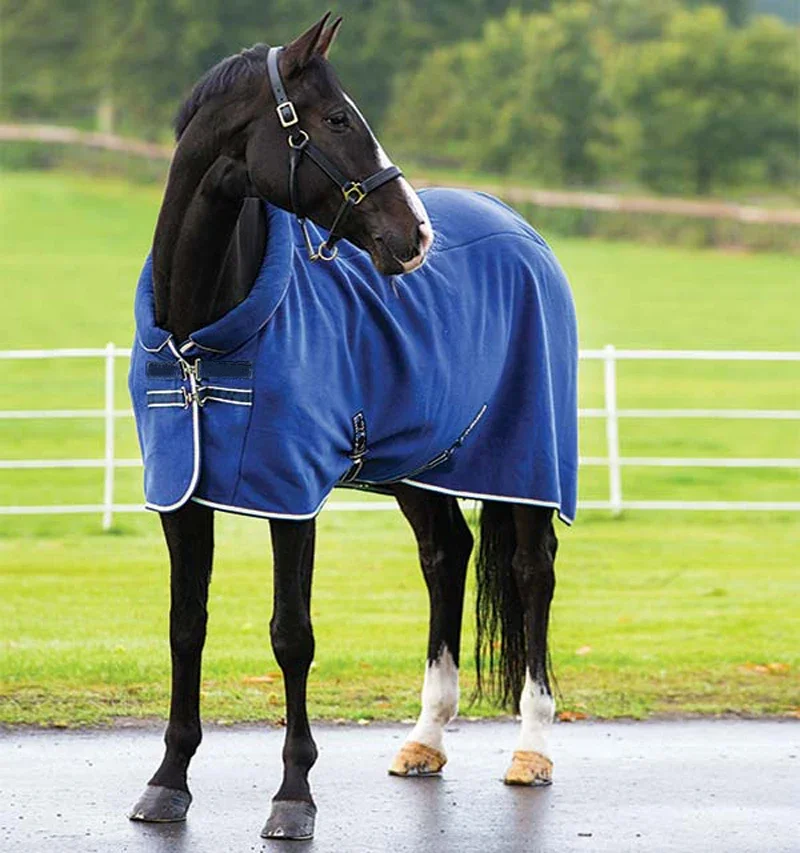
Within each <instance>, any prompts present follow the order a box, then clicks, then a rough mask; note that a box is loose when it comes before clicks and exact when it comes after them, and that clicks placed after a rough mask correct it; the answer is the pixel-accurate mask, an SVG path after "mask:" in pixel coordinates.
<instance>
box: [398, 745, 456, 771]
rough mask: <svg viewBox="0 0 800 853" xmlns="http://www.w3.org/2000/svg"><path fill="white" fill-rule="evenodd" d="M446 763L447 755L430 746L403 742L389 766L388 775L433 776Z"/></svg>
mask: <svg viewBox="0 0 800 853" xmlns="http://www.w3.org/2000/svg"><path fill="white" fill-rule="evenodd" d="M445 764H447V756H446V755H445V754H444V753H443V752H439V750H438V749H434V748H433V747H432V746H426V745H425V744H424V743H417V742H416V741H413V740H412V741H409V742H408V743H404V744H403V746H402V747H401V748H400V752H398V753H397V755H396V756H395V758H394V761H393V762H392V766H391V767H390V768H389V775H390V776H435V775H436V774H437V773H439V772H441V769H442V767H444V766H445Z"/></svg>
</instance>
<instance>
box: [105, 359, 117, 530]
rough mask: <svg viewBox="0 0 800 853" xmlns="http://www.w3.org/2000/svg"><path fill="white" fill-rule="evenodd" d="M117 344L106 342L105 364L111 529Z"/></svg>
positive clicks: (107, 519)
mask: <svg viewBox="0 0 800 853" xmlns="http://www.w3.org/2000/svg"><path fill="white" fill-rule="evenodd" d="M115 349H116V348H115V346H114V344H112V343H108V344H106V354H105V365H106V379H105V406H104V409H105V465H104V473H105V480H104V483H103V530H109V529H110V528H111V523H112V521H113V517H114V425H115V418H114V368H115V366H116V364H115V361H116V359H115Z"/></svg>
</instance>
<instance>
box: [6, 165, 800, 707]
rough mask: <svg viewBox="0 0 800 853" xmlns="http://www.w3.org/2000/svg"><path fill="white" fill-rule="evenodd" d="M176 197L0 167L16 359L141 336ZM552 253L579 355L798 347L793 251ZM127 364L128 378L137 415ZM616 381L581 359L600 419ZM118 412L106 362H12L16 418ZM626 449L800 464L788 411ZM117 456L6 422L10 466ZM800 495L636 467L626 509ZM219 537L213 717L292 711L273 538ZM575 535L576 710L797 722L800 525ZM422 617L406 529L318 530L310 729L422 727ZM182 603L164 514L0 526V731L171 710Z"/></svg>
mask: <svg viewBox="0 0 800 853" xmlns="http://www.w3.org/2000/svg"><path fill="white" fill-rule="evenodd" d="M158 202H159V193H158V191H156V190H154V189H152V188H147V187H141V186H134V185H130V184H126V183H124V182H121V181H113V180H102V181H98V180H96V179H88V178H80V177H75V176H72V175H66V174H59V173H50V174H25V173H15V174H0V219H2V223H1V224H2V229H0V230H1V236H0V275H2V279H3V282H4V287H3V311H2V312H0V347H2V348H4V349H5V348H16V347H20V348H23V347H37V348H38V347H49V346H102V345H103V344H104V343H105V342H106V341H109V340H112V341H115V342H116V343H119V344H127V343H128V342H129V341H130V339H131V338H132V323H131V302H132V294H133V288H134V286H135V281H136V277H137V275H138V271H139V268H140V265H141V262H142V259H143V257H144V254H145V253H146V251H147V248H148V244H149V242H150V239H151V236H152V229H153V225H154V221H155V215H156V211H157V206H158ZM553 242H554V244H555V248H556V250H557V252H558V255H559V257H560V258H561V260H562V263H563V265H564V267H565V268H566V270H567V272H568V274H569V276H570V279H571V281H572V283H573V287H574V290H575V296H576V302H577V305H578V314H579V318H580V326H581V343H582V345H583V346H584V347H599V346H602V345H604V344H606V343H614V344H616V345H617V346H624V347H648V348H649V347H653V348H655V347H664V348H684V347H685V348H711V349H797V348H798V340H799V339H800V335H799V334H798V332H799V331H800V326H799V324H800V321H799V320H798V317H800V292H799V291H798V288H797V284H798V276H797V269H796V259H793V258H792V257H790V256H781V255H769V254H759V255H753V256H750V255H746V254H736V255H733V254H723V253H719V252H708V251H691V250H681V249H663V248H654V247H643V246H638V245H632V244H624V243H613V244H611V243H603V242H599V241H582V240H576V239H561V240H554V241H553ZM798 372H799V371H798V367H797V366H796V365H778V364H756V365H753V364H723V363H704V364H681V363H658V362H648V363H640V364H630V363H628V364H623V365H621V366H620V376H619V384H620V405H622V406H625V407H658V408H668V407H673V406H674V407H707V406H713V407H721V408H722V407H730V408H746V407H765V408H766V407H768V408H787V409H788V408H798V407H800V406H799V403H800V399H799V392H798V388H799V387H800V384H799V383H798ZM124 374H125V365H124V363H120V365H119V370H118V380H119V381H118V399H117V403H118V405H119V406H120V407H123V406H125V405H126V398H125V383H124ZM601 379H602V376H601V370H600V367H599V365H597V364H584V365H583V368H582V376H581V382H582V388H581V402H582V404H583V405H585V406H600V405H602V383H601ZM101 404H102V369H101V366H100V365H99V363H97V362H63V361H62V362H53V363H46V362H41V363H36V362H30V363H8V362H6V363H4V364H3V402H2V404H1V405H2V407H3V408H60V407H70V408H81V407H99V406H101ZM117 441H118V449H117V452H118V455H119V456H129V457H134V456H136V455H137V448H136V443H135V437H134V434H133V429H132V423H131V422H129V421H122V422H120V423H119V425H118V434H117ZM622 449H623V453H624V454H625V455H630V456H647V455H658V456H670V455H673V456H678V455H681V456H684V455H685V456H717V455H719V456H781V457H786V456H800V437H799V436H798V430H797V427H796V422H791V421H782V422H767V421H761V422H759V421H745V422H737V421H698V422H694V421H626V422H623V425H622ZM581 451H582V453H583V454H585V455H603V454H604V433H603V424H602V422H599V421H588V422H585V423H584V424H583V430H582V436H581ZM101 452H102V430H101V425H100V424H99V423H97V422H92V421H67V422H63V421H62V422H56V421H49V422H42V421H39V422H37V421H31V422H25V423H24V424H23V422H19V421H17V422H9V421H5V422H3V421H0V459H10V458H37V457H42V456H44V457H52V458H59V457H97V456H99V455H100V454H101ZM140 477H141V475H140V472H139V471H138V470H123V471H120V472H118V477H117V499H118V500H119V501H121V502H138V501H139V500H140V499H141V496H140ZM798 484H800V479H799V478H798V474H797V472H796V471H789V470H783V471H775V470H773V471H753V470H748V471H724V470H713V469H685V470H683V469H625V471H624V487H625V494H626V496H628V497H630V498H640V499H653V498H676V499H677V498H688V499H694V500H701V499H721V498H723V499H753V500H797V494H798ZM101 489H102V475H101V473H100V472H99V471H80V472H76V471H48V472H41V471H39V472H25V471H0V504H8V503H11V502H12V501H13V502H15V503H32V504H33V503H36V504H38V503H59V502H91V503H94V502H97V501H98V500H99V496H100V494H101ZM606 494H607V482H606V476H605V473H604V472H603V471H602V470H601V469H586V470H585V471H584V472H582V482H581V496H582V497H583V498H584V499H598V498H603V497H605V496H606ZM344 497H345V495H343V496H342V498H344ZM219 529H220V534H219V547H218V563H217V569H216V572H215V579H214V583H213V589H212V604H211V611H212V618H211V633H210V638H209V644H208V650H207V655H206V667H205V673H204V707H205V709H206V714H207V716H208V717H209V718H211V719H217V720H220V719H222V720H255V719H277V718H279V717H280V716H281V715H282V690H281V684H280V676H279V673H278V670H277V667H276V665H275V663H274V661H273V659H272V657H271V655H270V652H269V637H268V620H269V607H270V596H271V591H270V566H269V542H268V529H267V525H266V524H264V523H260V522H257V521H252V520H247V519H241V518H234V517H229V516H223V517H220V519H219ZM561 539H562V547H561V550H560V552H559V565H558V577H559V586H558V590H557V596H556V602H555V604H554V609H553V633H552V648H553V655H554V664H555V668H556V672H557V674H558V680H559V685H560V688H561V693H562V700H561V705H562V707H564V708H571V709H573V710H578V711H582V712H585V713H589V714H595V715H600V716H618V715H632V716H644V715H647V714H650V713H662V712H680V713H686V712H700V713H720V712H735V713H752V714H761V713H770V714H787V713H800V711H798V705H800V699H799V698H798V697H799V696H800V676H799V675H798V672H799V671H800V670H799V667H800V630H798V627H797V626H798V623H797V619H796V615H795V612H796V602H797V600H798V592H800V578H799V577H798V575H800V573H799V572H798V563H799V562H800V561H799V560H798V558H797V554H798V553H800V548H798V546H799V545H800V542H799V541H798V540H800V523H798V518H797V516H793V515H791V514H788V513H786V514H772V515H766V514H764V515H762V514H745V513H735V514H734V513H729V514H722V513H711V514H688V513H658V514H652V513H651V514H647V513H629V514H627V515H626V516H625V517H624V518H622V519H619V520H612V519H610V518H608V517H607V515H605V514H602V513H585V514H584V515H583V516H582V517H581V519H580V522H579V523H578V524H577V525H576V527H575V528H573V529H572V530H570V531H566V530H564V529H562V531H561ZM426 611H427V605H426V602H425V594H424V588H423V584H422V580H421V577H420V573H419V569H418V568H417V566H416V557H415V547H414V544H413V541H412V538H411V535H410V532H409V530H408V528H407V527H406V525H405V523H404V522H403V521H402V519H401V518H399V517H398V516H397V515H395V514H393V513H373V514H366V513H358V514H353V513H348V514H327V515H326V514H323V516H322V518H321V521H320V531H319V557H318V568H317V574H316V583H315V597H314V618H315V625H316V633H317V640H318V643H317V662H316V665H315V668H314V671H313V673H312V687H311V710H312V713H313V714H314V715H315V716H317V717H325V718H361V717H366V718H376V719H377V718H403V717H407V716H410V715H412V714H413V713H414V711H415V708H416V704H417V694H418V691H419V686H420V680H421V661H422V658H423V655H424V648H425V631H426V622H427V612H426ZM166 613H167V576H166V567H165V559H164V546H163V543H162V541H161V538H160V534H159V531H158V523H157V519H156V518H155V517H153V516H151V515H147V516H124V517H119V518H118V519H117V523H116V529H115V531H114V533H113V534H105V535H103V534H101V533H100V532H99V519H98V518H96V517H91V516H74V517H25V518H19V517H12V518H9V517H0V721H4V722H10V723H19V722H29V723H69V724H75V723H89V722H100V721H108V720H110V719H113V718H114V717H117V716H135V717H141V716H153V715H158V714H162V713H163V711H164V709H165V707H166V685H167V669H168V650H167V645H166V639H165V638H166ZM466 621H467V624H468V625H469V626H470V627H469V628H468V636H466V637H465V648H466V649H467V650H468V649H470V648H471V642H472V639H471V637H472V635H471V633H469V632H471V621H472V620H471V619H468V620H466ZM585 647H590V651H588V652H587V653H585V654H576V652H577V650H578V649H584V648H585ZM465 663H467V666H465V681H466V683H467V691H468V689H469V683H470V675H469V670H470V666H469V660H468V661H466V662H465ZM769 664H773V666H772V667H771V668H770V667H769V666H768V665H769ZM264 676H267V678H266V679H263V677H264ZM254 677H255V678H257V679H258V678H262V679H263V680H256V681H253V680H252V679H253V678H254ZM488 712H489V709H488V708H486V707H483V706H479V707H476V708H473V709H472V712H471V713H476V714H482V713H488ZM467 713H470V711H467Z"/></svg>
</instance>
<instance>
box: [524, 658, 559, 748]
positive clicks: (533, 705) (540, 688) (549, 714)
mask: <svg viewBox="0 0 800 853" xmlns="http://www.w3.org/2000/svg"><path fill="white" fill-rule="evenodd" d="M555 709H556V706H555V702H553V697H552V696H550V695H549V694H548V693H547V690H546V689H545V686H544V685H543V684H540V683H538V682H536V681H534V680H533V679H532V678H531V674H530V671H529V670H528V671H526V672H525V686H524V687H523V688H522V696H521V697H520V700H519V711H520V714H521V715H522V730H521V731H520V733H519V743H518V745H517V749H518V750H523V751H524V752H538V753H539V754H540V755H543V756H544V757H545V758H551V755H550V748H549V747H548V745H547V732H548V730H549V728H550V724H551V723H552V722H553V716H554V714H555Z"/></svg>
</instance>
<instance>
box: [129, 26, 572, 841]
mask: <svg viewBox="0 0 800 853" xmlns="http://www.w3.org/2000/svg"><path fill="white" fill-rule="evenodd" d="M340 23H341V19H337V20H336V21H334V22H333V23H332V24H329V16H328V15H326V16H325V17H324V18H322V20H320V21H319V22H318V23H317V24H315V25H314V26H313V27H311V28H310V29H309V30H308V31H307V32H305V33H304V34H303V35H301V36H300V37H299V38H297V39H296V40H295V41H293V42H292V43H291V44H289V45H287V46H286V47H285V48H283V50H282V52H281V53H280V54H279V60H278V62H277V65H276V66H275V67H274V68H273V69H272V70H271V72H269V73H268V62H267V59H268V48H266V47H265V46H264V45H257V46H255V47H253V48H251V49H248V50H244V51H242V52H241V53H240V54H237V55H235V56H232V57H229V58H228V59H226V60H224V61H222V62H221V63H220V64H219V65H217V66H216V67H214V68H213V69H212V70H211V71H210V72H208V73H207V74H206V75H205V76H204V77H203V78H202V79H201V80H200V82H199V83H198V84H197V85H196V87H195V89H194V91H193V92H192V94H191V96H190V98H189V99H188V100H187V101H186V103H185V104H184V105H183V107H182V108H181V110H180V113H179V115H178V118H177V123H176V130H177V139H178V144H177V148H176V150H175V154H174V158H173V162H172V166H171V169H170V174H169V180H168V184H167V187H166V192H165V196H164V201H163V204H162V207H161V211H160V214H159V217H158V224H157V227H156V231H155V237H154V242H153V252H152V260H153V266H152V271H153V272H152V275H153V286H154V302H155V316H156V319H157V323H158V326H160V327H161V328H163V329H165V330H168V331H169V332H170V333H171V335H172V339H173V340H175V341H186V340H187V339H188V338H189V336H190V334H191V333H192V332H193V331H195V330H197V329H200V328H202V327H204V326H207V325H208V324H210V323H212V322H214V321H216V320H217V319H218V318H221V317H223V316H224V315H226V314H227V313H228V312H229V311H231V310H232V309H234V308H235V307H236V306H237V305H239V304H240V303H241V302H242V301H243V300H244V299H245V298H246V297H247V295H248V293H249V291H250V289H251V287H252V284H253V281H254V279H255V277H256V276H257V274H258V271H259V269H260V265H261V261H262V257H263V255H264V251H265V246H266V242H267V237H268V234H267V229H268V223H267V219H266V218H265V214H264V205H263V200H266V201H267V202H269V203H270V204H271V205H274V206H276V207H278V208H282V209H284V210H287V211H293V212H294V213H296V214H299V213H300V212H301V208H302V212H303V213H304V214H305V215H307V216H308V217H309V218H310V219H311V220H312V221H313V222H315V223H318V224H319V225H321V226H323V227H324V228H327V229H329V230H330V231H331V232H332V236H331V237H329V238H328V239H327V240H326V241H325V242H324V243H323V245H322V246H320V247H318V248H316V247H314V246H313V245H312V244H311V243H310V242H309V253H310V255H311V257H312V258H316V259H318V262H319V263H323V262H324V261H325V260H327V259H329V258H332V257H333V256H334V255H335V248H334V245H333V244H334V242H335V240H336V239H338V238H340V237H344V238H346V239H347V240H348V241H350V242H351V243H353V244H355V245H356V246H357V247H359V248H360V249H361V250H363V251H364V252H366V253H368V254H369V257H370V258H371V260H372V264H373V265H374V268H375V269H377V270H378V271H379V272H380V273H382V274H384V275H387V276H391V275H399V274H403V273H406V272H409V271H411V270H414V269H416V268H417V267H419V266H420V265H421V264H422V263H423V262H424V261H425V257H426V253H427V252H428V250H429V248H430V246H431V241H432V238H433V235H432V231H431V225H430V223H429V221H428V218H427V216H426V213H425V209H424V207H423V205H422V204H421V202H420V200H419V199H418V197H417V196H416V194H415V193H414V192H413V190H412V189H411V188H410V186H409V185H408V184H407V183H406V182H405V181H404V180H403V179H402V177H400V176H399V170H397V169H394V168H393V167H392V166H391V165H390V164H389V161H388V160H387V158H386V156H385V154H384V153H383V150H382V149H381V147H380V146H379V144H378V143H377V140H376V139H375V137H374V135H373V134H372V132H371V130H370V128H369V127H368V126H367V124H366V122H365V121H364V119H363V117H362V116H361V114H360V113H359V112H358V110H357V109H356V107H355V105H354V104H353V102H352V101H351V100H350V99H349V98H348V97H347V96H346V95H345V93H344V92H343V90H342V88H341V86H340V85H339V83H338V81H337V79H336V77H335V75H334V73H333V70H332V68H331V66H330V64H329V62H328V60H327V55H328V51H329V48H330V46H331V43H332V42H333V40H334V37H335V35H336V32H337V30H338V28H339V25H340ZM273 56H277V55H276V54H273ZM284 85H285V90H284V89H283V86H284ZM276 101H280V102H281V103H280V104H278V103H276ZM276 107H277V109H276ZM298 116H299V119H300V121H298ZM300 125H302V128H303V129H302V130H299V127H300ZM287 133H288V134H291V136H290V144H289V145H288V146H287ZM309 140H310V142H309ZM306 144H308V145H309V147H308V150H306V151H304V152H303V156H305V155H308V156H309V157H311V158H312V159H314V160H315V162H316V164H317V166H319V168H313V167H303V168H298V165H299V160H300V155H298V154H297V153H296V151H297V150H302V149H304V148H305V147H306ZM290 174H291V179H290V180H289V179H288V176H289V175H290ZM363 175H369V176H371V177H370V178H367V179H366V180H363V181H362V182H361V183H360V184H357V183H356V182H355V181H351V180H349V176H363ZM354 186H355V187H356V189H355V190H353V187H354ZM365 196H366V197H365ZM523 391H524V389H521V390H520V393H523ZM162 393H167V392H162ZM384 491H385V492H388V493H391V494H393V495H394V496H395V498H396V499H397V501H398V503H399V505H400V509H401V510H402V512H403V514H404V515H405V517H406V518H407V519H408V521H409V523H410V525H411V527H412V528H413V531H414V534H415V536H416V539H417V542H418V546H419V559H420V563H421V565H422V571H423V575H424V578H425V582H426V584H427V588H428V593H429V597H430V629H429V636H428V656H427V666H426V669H425V678H424V686H423V689H422V710H421V714H420V717H419V721H418V722H417V724H416V726H415V727H414V729H413V731H412V732H411V733H410V735H409V737H408V739H407V741H406V742H405V744H404V745H403V746H402V748H401V749H400V751H399V753H398V755H397V756H396V758H395V760H394V761H393V763H392V765H391V768H390V771H389V772H390V773H392V774H395V775H399V776H416V775H426V774H433V773H438V772H439V771H440V770H441V769H442V767H443V765H444V764H445V761H446V757H445V753H444V749H443V743H442V735H443V730H444V727H445V725H446V724H447V723H448V722H449V721H450V720H451V719H452V718H453V716H454V715H455V714H456V712H457V707H458V663H459V643H460V634H461V619H462V609H463V599H464V587H465V578H466V572H467V565H468V562H469V559H470V555H471V552H472V548H473V537H472V534H471V532H470V528H469V526H468V525H467V523H466V522H465V520H464V518H463V516H462V513H461V510H460V509H459V504H458V502H457V500H456V497H454V496H452V495H448V494H445V493H443V492H441V491H432V490H428V489H422V488H418V487H416V486H414V485H412V484H409V483H400V482H398V483H389V484H386V485H385V487H384ZM552 514H553V507H552V506H541V505H535V503H534V502H530V503H528V504H525V503H513V502H505V503H504V502H498V501H485V502H484V506H483V510H482V515H481V520H480V548H479V553H478V557H477V560H476V564H477V586H478V595H477V620H478V623H477V624H478V631H477V643H476V658H477V663H478V684H479V687H480V685H481V684H483V685H484V686H487V687H488V688H489V689H490V690H491V692H492V694H493V695H495V696H496V697H497V698H498V699H499V700H500V701H501V702H505V703H508V704H510V705H511V706H512V707H517V708H519V710H520V713H521V716H522V727H521V734H520V739H519V743H518V746H517V749H516V751H515V752H514V754H513V759H512V762H511V766H510V768H509V770H508V772H507V775H506V778H505V781H506V782H507V783H508V784H518V785H541V784H549V782H550V780H551V771H552V763H551V761H550V757H549V752H548V748H547V744H546V740H545V732H546V729H547V727H548V725H549V724H550V723H551V721H552V718H553V711H554V703H553V699H552V694H551V689H550V685H549V682H548V665H547V660H548V656H547V628H548V615H549V609H550V602H551V598H552V595H553V590H554V585H555V576H554V559H555V554H556V537H555V533H554V530H553V524H552ZM161 522H162V525H163V529H164V534H165V537H166V541H167V547H168V549H169V556H170V565H171V609H170V647H171V653H172V700H171V706H170V714H169V724H168V727H167V730H166V736H165V742H166V754H165V756H164V759H163V761H162V763H161V765H160V766H159V768H158V769H157V770H156V772H155V774H154V775H153V777H152V778H151V779H150V781H149V783H148V786H147V788H146V790H145V792H144V794H143V795H142V797H141V798H140V800H139V802H138V803H137V804H136V805H135V807H134V808H133V810H132V812H131V815H130V817H131V818H132V819H134V820H141V821H156V822H158V821H165V822H166V821H180V820H183V819H184V818H185V817H186V813H187V810H188V807H189V804H190V801H191V795H190V794H189V789H188V786H187V769H188V766H189V762H190V760H191V758H192V756H193V755H194V753H195V751H196V749H197V747H198V745H199V743H200V740H201V726H200V714H199V691H200V673H201V655H202V650H203V645H204V641H205V636H206V622H207V610H206V604H207V599H208V589H209V582H210V577H211V566H212V555H213V550H214V530H213V522H214V510H213V509H212V508H210V507H209V506H207V505H203V504H201V503H197V502H194V501H188V502H186V503H185V504H184V505H182V506H181V507H180V508H179V509H176V510H175V511H171V512H162V513H161ZM270 529H271V534H272V547H273V569H274V611H273V616H272V621H271V623H270V629H271V637H272V646H273V650H274V653H275V657H276V659H277V661H278V664H279V665H280V667H281V670H282V672H283V676H284V684H285V691H286V739H285V746H284V750H283V762H284V775H283V782H282V784H281V786H280V789H279V790H278V792H277V793H276V795H275V797H274V799H273V803H272V812H271V815H270V817H269V819H268V821H267V823H266V826H265V828H264V832H263V833H262V834H263V835H264V836H265V837H272V838H309V837H311V836H312V834H313V829H314V818H315V813H316V807H315V805H314V802H313V799H312V796H311V791H310V788H309V783H308V773H309V770H310V768H311V767H312V765H313V764H314V762H315V760H316V757H317V750H316V746H315V744H314V740H313V739H312V736H311V731H310V727H309V720H308V716H307V712H306V681H307V676H308V671H309V667H310V664H311V662H312V658H313V656H314V635H313V632H312V627H311V619H310V610H309V602H310V595H311V579H312V569H313V563H314V541H315V521H314V519H313V518H310V519H305V520H286V519H281V518H270ZM482 664H483V666H482ZM487 670H488V677H487Z"/></svg>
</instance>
